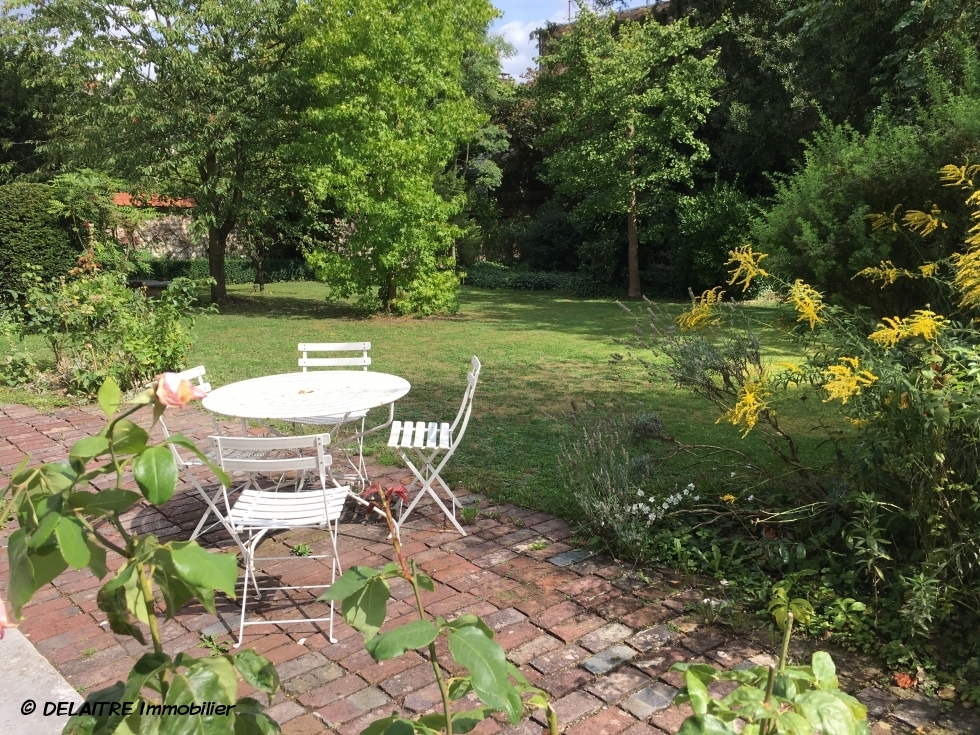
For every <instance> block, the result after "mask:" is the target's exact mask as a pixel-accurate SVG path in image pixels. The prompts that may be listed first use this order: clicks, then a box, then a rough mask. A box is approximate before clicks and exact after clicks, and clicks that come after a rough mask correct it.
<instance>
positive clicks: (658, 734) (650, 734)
mask: <svg viewBox="0 0 980 735" xmlns="http://www.w3.org/2000/svg"><path fill="white" fill-rule="evenodd" d="M623 735H664V731H663V730H661V729H659V728H656V727H651V726H650V725H648V724H646V723H645V722H637V723H636V724H635V725H633V727H631V728H630V729H629V730H627V731H626V732H624V733H623Z"/></svg>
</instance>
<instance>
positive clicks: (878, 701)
mask: <svg viewBox="0 0 980 735" xmlns="http://www.w3.org/2000/svg"><path fill="white" fill-rule="evenodd" d="M854 697H855V699H857V700H858V701H859V702H860V703H861V704H863V705H864V706H865V707H867V708H868V719H869V720H878V719H881V718H882V717H884V716H885V715H886V714H888V710H889V709H891V706H892V705H893V704H895V703H896V702H897V701H898V697H896V696H895V695H894V694H889V693H888V692H886V691H884V690H882V689H879V688H878V687H867V688H865V689H862V690H861V691H860V692H858V693H857V694H855V695H854Z"/></svg>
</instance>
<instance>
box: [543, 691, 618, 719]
mask: <svg viewBox="0 0 980 735" xmlns="http://www.w3.org/2000/svg"><path fill="white" fill-rule="evenodd" d="M551 706H552V707H554V708H555V712H556V713H557V714H558V727H560V728H564V727H566V726H568V725H569V724H571V723H572V722H575V721H576V720H579V719H581V718H583V717H586V716H587V715H591V714H592V713H593V712H595V711H596V710H598V709H599V708H600V707H602V701H601V700H599V699H596V698H595V697H593V696H592V695H591V694H586V693H585V692H572V693H571V694H566V695H565V696H564V697H562V698H561V699H558V700H556V701H554V702H552V705H551ZM534 719H535V720H537V721H538V722H544V714H543V713H542V712H541V711H540V710H539V711H538V712H536V713H535V715H534Z"/></svg>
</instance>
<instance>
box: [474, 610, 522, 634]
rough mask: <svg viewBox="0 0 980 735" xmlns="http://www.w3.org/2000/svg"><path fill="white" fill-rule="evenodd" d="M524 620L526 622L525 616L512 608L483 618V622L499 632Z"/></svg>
mask: <svg viewBox="0 0 980 735" xmlns="http://www.w3.org/2000/svg"><path fill="white" fill-rule="evenodd" d="M525 620H527V616H526V615H524V614H523V613H521V612H518V611H517V610H515V609H514V608H512V607H509V608H507V609H506V610H500V611H499V612H495V613H493V614H492V615H487V616H486V617H485V618H483V622H485V623H486V624H487V625H489V626H490V627H491V628H493V629H494V630H501V629H503V628H506V627H508V626H510V625H517V624H518V623H523V622H524V621H525Z"/></svg>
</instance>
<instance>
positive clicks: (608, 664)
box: [582, 646, 636, 674]
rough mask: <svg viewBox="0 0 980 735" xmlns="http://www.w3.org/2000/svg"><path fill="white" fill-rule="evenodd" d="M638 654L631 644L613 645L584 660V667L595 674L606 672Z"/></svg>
mask: <svg viewBox="0 0 980 735" xmlns="http://www.w3.org/2000/svg"><path fill="white" fill-rule="evenodd" d="M635 655H636V651H634V650H633V649H632V648H630V647H629V646H613V647H612V648H609V649H607V650H605V651H603V652H602V653H597V654H596V655H595V656H592V657H591V658H587V659H586V660H585V661H583V662H582V667H583V668H586V669H588V670H589V671H591V672H592V673H593V674H604V673H606V672H607V671H611V670H612V669H614V668H615V667H617V666H619V665H620V664H621V663H623V662H624V661H629V660H630V659H631V658H633V657H634V656H635Z"/></svg>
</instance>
